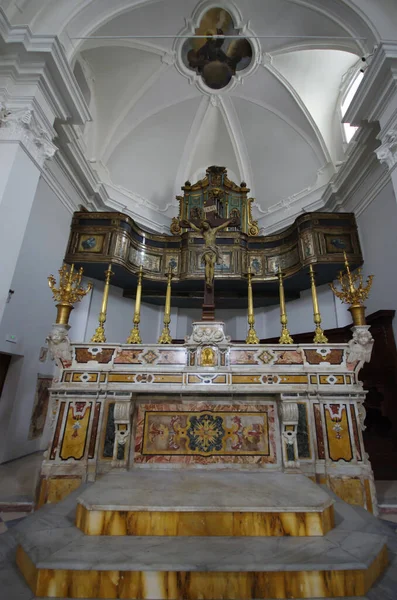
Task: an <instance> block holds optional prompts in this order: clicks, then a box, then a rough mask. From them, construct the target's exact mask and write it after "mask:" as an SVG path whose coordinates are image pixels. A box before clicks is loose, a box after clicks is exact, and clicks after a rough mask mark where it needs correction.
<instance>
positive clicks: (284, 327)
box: [278, 268, 294, 344]
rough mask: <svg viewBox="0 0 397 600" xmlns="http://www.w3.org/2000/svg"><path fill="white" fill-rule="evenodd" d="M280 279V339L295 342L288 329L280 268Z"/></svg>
mask: <svg viewBox="0 0 397 600" xmlns="http://www.w3.org/2000/svg"><path fill="white" fill-rule="evenodd" d="M278 281H279V284H280V286H279V289H280V323H281V336H280V339H279V343H280V344H293V343H294V340H293V339H292V337H291V336H290V333H289V331H288V329H287V323H288V319H287V311H286V309H285V295H284V284H283V274H282V272H281V270H280V268H279V269H278Z"/></svg>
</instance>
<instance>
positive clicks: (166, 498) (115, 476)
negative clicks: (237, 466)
mask: <svg viewBox="0 0 397 600" xmlns="http://www.w3.org/2000/svg"><path fill="white" fill-rule="evenodd" d="M333 504H334V500H333V499H332V498H331V497H330V495H329V494H328V493H327V492H326V491H324V490H323V489H322V488H321V487H320V486H318V485H316V484H315V483H313V482H312V481H310V480H309V479H308V478H307V477H305V476H304V475H300V474H285V473H263V472H262V473H258V472H243V471H237V472H236V471H230V470H225V469H223V470H214V471H208V470H204V469H202V470H165V469H163V470H156V469H133V470H132V471H130V472H126V473H114V472H112V473H109V474H108V475H105V476H104V477H102V478H101V479H99V480H98V481H96V482H95V483H94V484H93V485H92V486H90V487H89V488H88V489H87V490H85V491H84V492H83V493H82V494H81V495H80V497H79V498H78V506H77V514H76V525H77V527H79V529H81V531H83V532H84V533H85V534H86V535H116V536H124V535H138V536H145V535H156V536H164V535H172V536H203V535H204V536H323V535H325V534H326V533H327V532H328V531H330V530H331V529H332V528H333V527H334V509H333Z"/></svg>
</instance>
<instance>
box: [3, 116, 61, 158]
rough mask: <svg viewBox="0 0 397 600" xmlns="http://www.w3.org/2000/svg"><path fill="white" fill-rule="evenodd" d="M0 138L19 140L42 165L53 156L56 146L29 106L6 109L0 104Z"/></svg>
mask: <svg viewBox="0 0 397 600" xmlns="http://www.w3.org/2000/svg"><path fill="white" fill-rule="evenodd" d="M0 140H3V141H10V142H20V143H21V144H23V145H24V146H25V148H26V150H27V151H28V153H29V154H30V156H31V157H32V158H33V160H34V161H36V163H37V164H38V165H39V166H40V167H43V166H44V163H45V161H46V160H47V159H50V158H52V157H53V156H54V154H55V152H56V151H57V147H56V146H55V145H54V144H53V143H52V140H51V138H50V136H49V135H48V133H47V132H46V131H45V130H44V129H43V128H42V127H41V126H40V124H39V122H38V120H37V117H36V115H35V113H34V111H33V110H32V109H31V108H27V107H26V108H19V109H8V108H7V107H5V106H4V105H1V106H0Z"/></svg>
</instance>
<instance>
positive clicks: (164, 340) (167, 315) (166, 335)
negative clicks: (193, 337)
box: [158, 265, 172, 344]
mask: <svg viewBox="0 0 397 600" xmlns="http://www.w3.org/2000/svg"><path fill="white" fill-rule="evenodd" d="M171 279H172V267H171V265H170V266H169V269H168V280H167V293H166V296H165V308H164V328H163V331H162V333H161V335H160V337H159V341H158V343H159V344H171V343H172V337H171V334H170V323H171Z"/></svg>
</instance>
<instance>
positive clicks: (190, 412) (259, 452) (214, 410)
mask: <svg viewBox="0 0 397 600" xmlns="http://www.w3.org/2000/svg"><path fill="white" fill-rule="evenodd" d="M135 462H138V463H145V462H171V463H172V462H180V463H186V464H188V463H194V462H198V463H199V464H211V463H216V462H237V463H239V462H241V463H245V462H248V463H253V464H255V463H259V464H261V463H275V462H276V441H275V407H274V405H273V404H270V403H269V404H263V405H260V406H250V405H224V404H208V403H204V402H196V403H186V404H179V405H176V404H174V405H170V404H162V405H161V404H157V405H150V404H149V405H148V404H143V405H140V406H139V410H138V416H137V427H136V436H135Z"/></svg>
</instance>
